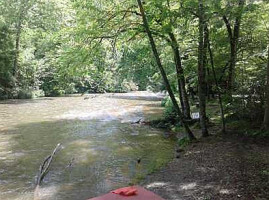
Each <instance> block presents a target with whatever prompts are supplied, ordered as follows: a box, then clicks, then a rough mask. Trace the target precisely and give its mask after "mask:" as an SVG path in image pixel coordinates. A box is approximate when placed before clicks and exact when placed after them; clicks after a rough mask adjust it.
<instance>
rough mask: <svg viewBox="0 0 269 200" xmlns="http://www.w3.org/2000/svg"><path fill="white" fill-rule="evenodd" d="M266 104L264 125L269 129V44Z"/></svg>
mask: <svg viewBox="0 0 269 200" xmlns="http://www.w3.org/2000/svg"><path fill="white" fill-rule="evenodd" d="M266 79H267V80H266V81H267V82H266V91H265V93H266V104H265V114H264V121H263V126H264V129H265V130H267V131H268V130H269V45H268V57H267V78H266Z"/></svg>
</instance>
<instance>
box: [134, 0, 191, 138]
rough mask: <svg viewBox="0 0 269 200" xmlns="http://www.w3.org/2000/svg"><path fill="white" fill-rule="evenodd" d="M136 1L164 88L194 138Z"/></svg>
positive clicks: (186, 128) (143, 14)
mask: <svg viewBox="0 0 269 200" xmlns="http://www.w3.org/2000/svg"><path fill="white" fill-rule="evenodd" d="M137 3H138V6H139V9H140V13H141V16H142V19H143V24H144V28H145V31H146V33H147V35H148V38H149V42H150V45H151V48H152V52H153V54H154V57H155V59H156V63H157V65H158V67H159V70H160V72H161V75H162V77H163V81H164V84H165V86H166V89H167V91H168V93H169V96H170V98H171V100H172V102H173V105H174V107H175V109H176V111H177V113H178V115H179V119H180V121H181V123H182V125H183V126H184V128H185V130H186V132H187V134H188V137H189V139H190V140H194V139H196V138H195V136H194V135H193V133H192V131H191V130H190V128H189V126H188V124H187V123H186V122H185V121H184V117H183V115H182V113H181V111H180V108H179V106H178V103H177V101H176V98H175V95H174V93H173V91H172V89H171V86H170V83H169V81H168V78H167V75H166V73H165V71H164V68H163V66H162V63H161V59H160V57H159V54H158V51H157V48H156V44H155V42H154V39H153V36H152V33H151V31H150V28H149V25H148V21H147V17H146V15H145V11H144V8H143V5H142V2H141V0H137Z"/></svg>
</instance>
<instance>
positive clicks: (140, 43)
mask: <svg viewBox="0 0 269 200" xmlns="http://www.w3.org/2000/svg"><path fill="white" fill-rule="evenodd" d="M138 2H139V1H138ZM142 7H143V9H144V11H145V15H146V20H147V23H148V26H149V28H150V30H149V31H150V32H151V33H150V34H152V35H153V38H154V42H155V43H156V46H157V50H158V52H157V53H158V54H159V57H160V60H161V64H162V66H163V68H164V70H165V73H166V76H167V78H168V80H169V83H170V86H171V89H172V91H173V92H174V94H175V96H177V97H179V99H180V103H181V104H180V105H181V107H182V108H183V115H184V117H186V119H187V118H189V117H190V111H189V105H188V104H189V102H195V101H196V99H195V98H197V97H196V95H197V94H199V95H198V96H199V100H200V102H199V103H200V107H201V110H200V114H202V116H205V117H206V108H205V105H203V102H205V100H206V99H205V97H206V98H207V99H208V100H210V99H211V98H215V97H216V96H219V99H220V100H222V101H220V104H223V105H222V106H224V110H225V116H226V117H228V118H233V119H234V118H236V119H247V120H251V121H257V122H258V123H260V122H261V121H262V120H263V113H264V110H265V108H266V106H265V105H266V88H267V87H266V80H267V79H268V77H267V76H266V70H267V67H268V66H267V65H268V64H267V63H268V45H269V41H268V40H269V23H268V22H269V16H268V13H269V2H268V1H266V0H264V1H262V0H229V1H226V0H217V1H216V0H206V1H205V0H204V1H202V0H199V1H198V0H183V1H179V0H146V1H142ZM145 28H146V26H145V21H144V22H143V21H142V13H141V9H139V7H138V4H137V1H135V0H98V1H97V0H92V1H85V0H62V1H57V0H10V1H4V0H1V1H0V98H1V99H5V98H32V97H35V96H42V95H46V96H58V95H63V94H68V93H85V92H94V93H96V92H126V91H131V90H147V89H148V90H152V91H160V90H164V89H167V88H165V85H164V84H163V80H162V78H163V77H162V74H160V72H159V69H158V62H156V60H155V58H156V57H154V56H153V54H152V50H151V46H150V45H149V42H148V41H149V40H148V35H147V31H146V29H145ZM187 94H188V95H187ZM202 121H203V120H202ZM201 126H202V127H203V128H204V129H206V126H205V124H204V125H203V124H201Z"/></svg>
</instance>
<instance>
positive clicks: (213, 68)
mask: <svg viewBox="0 0 269 200" xmlns="http://www.w3.org/2000/svg"><path fill="white" fill-rule="evenodd" d="M205 31H206V32H207V34H206V36H207V42H208V45H207V47H208V52H209V57H210V63H211V68H212V73H213V77H214V81H215V85H216V90H217V94H218V100H219V106H220V114H221V122H222V130H221V132H222V133H226V123H225V116H224V109H223V103H222V97H221V91H220V87H219V83H218V79H217V75H216V70H215V65H214V57H213V53H212V50H211V46H210V41H209V30H208V28H207V26H206V27H205Z"/></svg>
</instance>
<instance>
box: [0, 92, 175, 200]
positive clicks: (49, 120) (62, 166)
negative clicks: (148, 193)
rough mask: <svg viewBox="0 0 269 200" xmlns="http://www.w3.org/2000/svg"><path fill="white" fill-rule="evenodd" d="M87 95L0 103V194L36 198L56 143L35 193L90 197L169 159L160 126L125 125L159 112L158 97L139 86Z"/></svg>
mask: <svg viewBox="0 0 269 200" xmlns="http://www.w3.org/2000/svg"><path fill="white" fill-rule="evenodd" d="M92 97H94V98H91V96H89V98H85V97H61V98H41V99H36V100H8V101H1V102H0V194H1V200H6V199H19V200H22V199H26V200H28V199H33V196H34V194H33V190H34V187H35V185H34V182H35V176H36V174H37V171H38V168H39V165H40V164H41V163H42V161H43V159H44V158H45V157H46V156H47V155H48V154H49V153H50V152H51V151H52V150H53V149H54V147H55V146H56V145H57V143H62V144H63V149H62V150H61V151H60V152H59V153H58V154H57V156H56V159H55V160H54V162H53V164H52V166H51V172H50V173H49V174H48V175H47V177H46V178H45V180H44V184H43V185H42V187H41V188H40V190H39V197H40V199H67V200H68V199H70V200H71V199H72V200H73V199H87V198H90V197H93V196H96V195H99V194H102V193H105V192H107V191H109V190H111V189H114V188H117V187H121V186H126V185H128V183H129V182H131V180H132V179H133V178H134V177H137V176H141V174H145V173H146V172H147V171H149V170H152V168H153V166H159V165H160V164H161V163H163V161H164V160H168V159H169V158H170V157H171V155H172V151H173V142H172V141H169V140H165V139H163V137H162V136H161V135H162V134H160V131H159V130H155V129H152V128H150V127H147V126H140V125H132V124H131V123H130V122H132V121H137V120H138V119H141V118H142V119H146V120H147V119H152V118H158V117H159V116H160V115H161V111H162V110H161V107H160V101H159V100H160V98H159V97H156V96H155V95H154V94H148V93H143V92H140V93H129V94H115V95H112V94H105V95H95V96H92ZM138 158H141V160H142V161H141V164H137V159H138Z"/></svg>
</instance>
